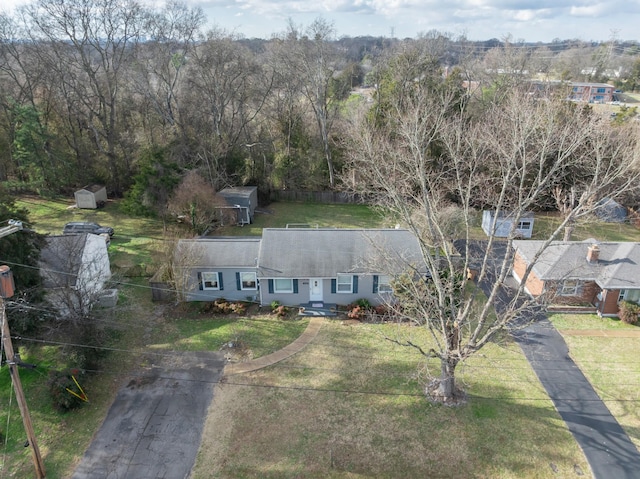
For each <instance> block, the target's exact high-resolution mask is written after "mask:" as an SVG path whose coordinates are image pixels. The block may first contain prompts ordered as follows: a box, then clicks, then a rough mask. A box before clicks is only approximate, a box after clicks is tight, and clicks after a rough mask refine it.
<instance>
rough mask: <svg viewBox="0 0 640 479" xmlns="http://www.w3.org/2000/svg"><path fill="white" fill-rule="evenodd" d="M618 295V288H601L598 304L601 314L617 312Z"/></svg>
mask: <svg viewBox="0 0 640 479" xmlns="http://www.w3.org/2000/svg"><path fill="white" fill-rule="evenodd" d="M619 296H620V290H618V289H603V290H602V303H601V304H600V308H599V309H600V312H601V313H602V314H618V297H619Z"/></svg>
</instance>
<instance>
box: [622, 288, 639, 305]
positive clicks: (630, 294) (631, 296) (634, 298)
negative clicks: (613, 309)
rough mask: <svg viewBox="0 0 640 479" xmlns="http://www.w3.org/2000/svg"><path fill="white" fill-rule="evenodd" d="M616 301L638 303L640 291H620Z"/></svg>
mask: <svg viewBox="0 0 640 479" xmlns="http://www.w3.org/2000/svg"><path fill="white" fill-rule="evenodd" d="M618 301H631V302H632V303H640V289H621V290H620V294H619V295H618Z"/></svg>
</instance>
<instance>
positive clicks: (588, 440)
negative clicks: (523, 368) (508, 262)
mask: <svg viewBox="0 0 640 479" xmlns="http://www.w3.org/2000/svg"><path fill="white" fill-rule="evenodd" d="M464 246H465V244H464V242H463V241H460V242H458V244H457V247H458V249H459V251H465V249H464ZM469 246H470V248H469V250H470V253H471V255H472V258H478V257H481V256H482V254H483V253H484V249H483V248H484V247H485V245H484V243H483V242H474V243H472V244H470V245H469ZM501 254H504V249H502V250H501V251H498V253H497V257H500V255H501ZM494 281H495V277H494V276H493V275H492V274H489V278H488V279H487V280H485V281H483V282H482V283H481V284H480V287H481V289H482V290H483V291H484V292H485V294H488V293H489V290H490V288H491V286H492V284H493V282H494ZM498 296H499V297H498V298H497V301H496V303H495V307H496V310H497V311H498V312H500V311H501V310H504V308H505V307H507V305H508V304H510V302H511V300H512V297H511V293H510V290H508V289H505V288H502V289H501V290H500V292H499V295H498ZM522 315H523V317H521V318H520V320H519V321H518V323H520V324H522V325H527V326H526V327H525V328H523V329H515V330H513V331H511V335H512V336H513V338H514V339H515V340H516V342H517V343H518V344H519V345H520V348H521V349H522V351H523V353H524V355H525V357H526V358H527V360H528V361H529V363H530V364H531V367H532V368H533V370H534V371H535V373H536V375H537V376H538V378H539V379H540V382H541V383H542V385H543V387H544V388H545V390H546V391H547V394H548V395H549V398H550V399H551V400H552V401H553V404H554V406H555V407H556V409H557V411H558V413H559V414H560V417H562V419H563V420H564V422H565V424H566V425H567V428H568V429H569V431H571V433H572V434H573V437H574V438H575V440H576V441H577V442H578V444H579V445H580V448H581V449H582V451H583V452H584V455H585V457H586V459H587V462H588V463H589V466H591V471H592V473H593V477H594V478H595V479H638V478H640V452H639V451H638V449H637V448H636V447H635V445H634V444H633V442H632V441H631V439H630V438H629V436H628V435H627V434H626V433H625V431H624V430H623V429H622V427H621V426H620V424H619V423H618V421H617V420H616V418H614V417H613V415H612V414H611V412H610V411H609V409H608V408H607V406H606V405H605V404H604V402H603V401H602V400H601V399H600V397H599V396H598V394H597V393H596V391H595V390H594V389H593V386H592V385H591V383H590V382H589V380H588V379H587V378H586V377H585V376H584V374H583V373H582V371H581V370H580V368H578V366H577V365H576V364H575V363H574V362H573V359H571V357H570V356H569V348H568V346H567V344H566V342H565V341H564V338H563V337H562V335H561V334H560V333H559V332H558V331H557V330H556V329H555V328H554V327H553V324H551V322H550V321H549V320H548V319H547V317H546V315H545V314H544V312H543V311H541V310H525V311H523V312H522Z"/></svg>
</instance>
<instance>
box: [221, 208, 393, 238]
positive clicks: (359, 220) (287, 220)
mask: <svg viewBox="0 0 640 479" xmlns="http://www.w3.org/2000/svg"><path fill="white" fill-rule="evenodd" d="M287 225H290V226H293V225H299V226H300V225H307V226H309V227H311V228H315V227H320V228H322V227H329V228H380V227H393V225H391V224H385V223H384V221H383V218H382V217H381V216H380V214H379V213H378V211H377V210H376V209H375V208H371V207H369V206H366V205H355V204H337V205H326V204H320V203H294V202H283V203H271V204H270V205H269V206H267V207H264V208H260V209H258V211H257V213H256V216H255V222H254V223H252V224H250V225H246V226H243V227H238V226H227V227H224V228H220V229H217V230H214V231H213V232H211V233H210V234H211V235H216V236H218V235H219V236H260V235H261V234H262V229H263V228H286V227H287Z"/></svg>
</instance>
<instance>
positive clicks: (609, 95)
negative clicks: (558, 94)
mask: <svg viewBox="0 0 640 479" xmlns="http://www.w3.org/2000/svg"><path fill="white" fill-rule="evenodd" d="M614 90H615V87H614V86H612V85H608V84H606V83H575V82H574V83H571V92H570V94H569V99H570V100H573V101H583V102H586V103H607V102H610V101H612V100H613V92H614Z"/></svg>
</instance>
